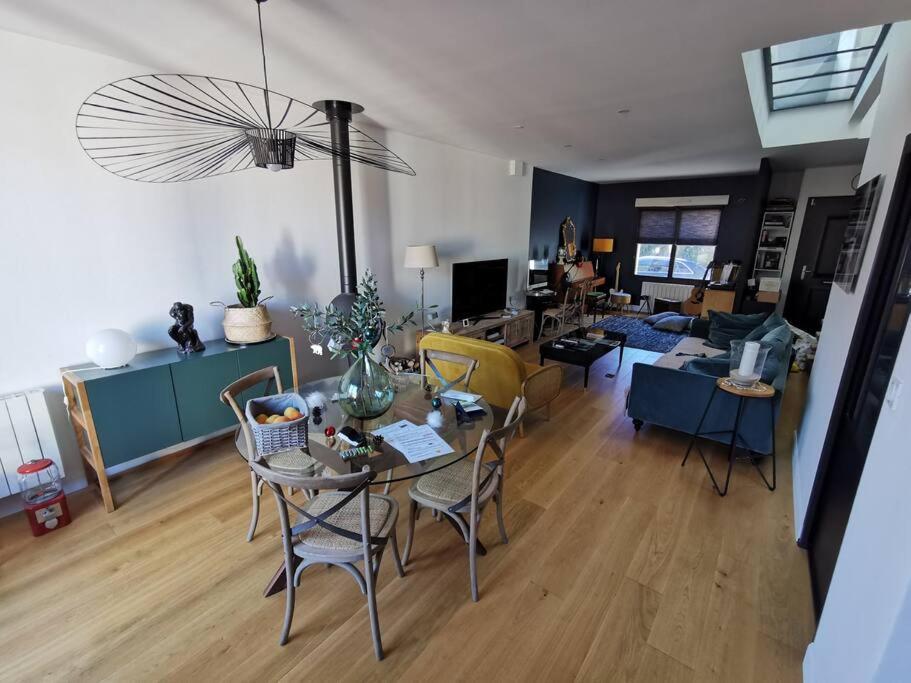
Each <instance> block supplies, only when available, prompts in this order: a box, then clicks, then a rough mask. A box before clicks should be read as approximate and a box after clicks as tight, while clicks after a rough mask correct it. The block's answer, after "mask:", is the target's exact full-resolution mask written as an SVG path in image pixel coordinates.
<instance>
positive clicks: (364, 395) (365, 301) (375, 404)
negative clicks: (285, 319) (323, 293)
mask: <svg viewBox="0 0 911 683" xmlns="http://www.w3.org/2000/svg"><path fill="white" fill-rule="evenodd" d="M291 312H292V313H293V314H294V315H295V316H297V317H299V318H301V319H302V321H303V322H302V324H303V328H304V330H306V331H307V332H308V333H309V335H310V341H311V342H313V344H314V346H319V347H322V346H323V344H325V345H326V346H327V347H328V349H329V351H330V352H331V353H332V357H333V358H340V357H347V358H349V359H351V361H352V362H351V367H349V368H348V371H347V372H346V373H345V374H344V375H342V378H341V380H339V387H338V393H339V401H338V403H339V406H340V407H341V408H342V410H344V411H345V412H346V413H348V414H349V415H351V416H352V417H355V418H358V419H361V420H370V419H373V418H376V417H379V416H380V415H382V414H383V413H385V412H386V411H387V410H389V407H390V406H391V405H392V401H393V398H394V390H393V387H392V382H391V380H390V379H389V373H388V371H387V370H386V368H384V367H383V366H382V365H381V364H379V363H377V362H376V361H375V360H373V358H372V357H371V351H372V350H373V347H374V346H375V345H376V343H377V342H378V341H379V340H380V339H381V338H384V337H385V336H386V333H387V332H401V331H402V330H404V329H405V326H406V325H414V324H415V322H414V311H411V312H409V313H405V314H404V315H402V317H401V318H400V319H398V320H397V321H396V322H394V323H387V322H386V309H385V307H384V304H383V302H382V300H381V299H380V296H379V293H378V291H377V282H376V277H375V276H374V275H373V273H371V272H370V271H369V270H368V271H367V272H366V273H365V274H364V277H363V278H362V279H361V283H360V286H359V287H358V292H357V296H356V297H355V298H354V301H353V302H352V306H351V310H350V311H348V312H345V311H341V310H339V309H337V308H336V307H335V306H333V305H332V304H329V305H328V306H326V307H325V309H322V308H320V307H319V306H318V305H316V304H304V305H302V306H292V307H291Z"/></svg>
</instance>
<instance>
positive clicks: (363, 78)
mask: <svg viewBox="0 0 911 683" xmlns="http://www.w3.org/2000/svg"><path fill="white" fill-rule="evenodd" d="M263 15H264V16H263V22H264V31H265V35H266V50H267V53H268V58H269V80H270V86H271V87H272V88H273V89H274V90H276V91H278V92H281V93H284V94H286V95H290V96H292V97H295V98H298V99H301V100H303V101H305V102H312V101H314V100H319V99H327V98H338V99H350V100H353V101H356V102H359V103H361V104H363V105H364V106H365V107H366V109H367V111H366V113H365V114H364V115H363V116H366V117H369V119H370V120H371V121H372V122H373V123H375V124H377V125H380V126H382V127H386V128H390V129H395V130H399V131H402V132H406V133H411V134H413V135H417V136H420V137H424V138H428V139H431V140H436V141H439V142H444V143H448V144H452V145H456V146H458V147H462V148H466V149H471V150H475V151H479V152H484V153H487V154H492V155H496V156H499V157H503V158H516V159H522V160H525V161H529V162H531V163H533V164H534V165H537V166H542V167H544V168H548V169H551V170H555V171H560V172H564V173H569V174H572V175H576V176H579V177H584V178H587V179H590V180H604V181H611V180H623V179H636V178H649V177H672V176H691V175H705V174H711V173H727V172H740V171H750V170H754V169H755V168H756V167H757V166H758V163H759V159H760V158H761V157H762V156H771V157H772V158H773V159H775V158H776V155H778V157H779V158H780V166H781V167H787V168H794V167H801V166H802V165H817V164H824V165H825V164H841V163H850V162H854V161H858V160H859V159H860V158H861V157H862V153H863V151H862V150H863V145H862V144H858V143H856V142H855V143H854V144H844V143H842V144H833V145H831V146H825V145H823V146H821V147H820V146H818V145H815V146H813V148H812V149H808V150H807V153H806V158H804V155H803V153H802V152H801V150H799V149H797V150H795V149H793V148H790V149H785V150H779V151H778V152H775V151H773V150H767V151H765V152H764V151H763V150H762V148H761V145H760V142H759V137H758V135H757V132H756V124H755V121H754V118H753V113H752V111H751V106H750V99H749V94H748V92H747V86H746V81H745V78H744V71H743V63H742V61H741V57H740V55H741V53H742V52H743V51H745V50H751V49H755V48H759V47H763V46H765V45H770V44H772V43H780V42H784V41H788V40H793V39H796V38H801V37H805V36H808V35H815V34H822V33H828V32H831V31H835V30H838V29H844V28H851V27H858V26H867V25H871V24H878V23H884V22H890V21H898V20H902V19H906V18H909V17H911V5H909V1H908V0H877V2H875V3H868V2H859V1H858V0H814V1H813V2H807V1H805V0H763V1H761V2H760V1H758V0H626V1H624V2H619V1H617V0H588V1H584V2H583V1H579V0H551V1H549V2H548V1H545V0H385V1H379V0H310V1H305V0H271V1H270V2H267V3H266V4H265V5H264V6H263ZM0 28H4V29H7V30H11V31H15V32H19V33H24V34H27V35H32V36H36V37H40V38H45V39H48V40H52V41H55V42H59V43H63V44H67V45H72V46H77V47H82V48H85V49H88V50H93V51H96V52H101V53H105V54H108V55H112V56H116V57H119V58H122V59H125V60H128V61H131V62H135V63H138V64H142V65H147V66H149V67H151V68H152V69H154V70H159V71H162V72H183V73H196V74H206V75H211V76H220V77H225V78H231V79H236V80H241V81H246V82H250V83H260V82H261V77H262V73H261V63H260V56H259V46H258V35H257V28H256V9H255V3H254V1H253V0H192V1H190V0H130V1H125V0H78V2H74V1H73V0H20V1H19V2H12V1H10V0H4V2H3V3H2V4H0ZM36 58H40V56H37V55H36ZM129 75H134V74H132V73H124V74H123V76H129ZM98 85H99V86H100V85H103V84H102V83H99V84H98ZM88 94H89V93H86V95H88ZM620 109H630V110H631V111H630V113H629V114H625V115H620V114H618V113H617V111H618V110H620ZM517 125H523V126H524V128H521V129H518V128H515V126H517ZM566 145H572V147H566ZM406 161H407V160H406ZM776 165H779V164H776Z"/></svg>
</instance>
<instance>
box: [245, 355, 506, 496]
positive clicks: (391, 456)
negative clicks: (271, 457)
mask: <svg viewBox="0 0 911 683" xmlns="http://www.w3.org/2000/svg"><path fill="white" fill-rule="evenodd" d="M339 379H340V378H339V377H327V378H325V379H320V380H316V381H313V382H308V383H306V384H302V385H301V386H299V387H294V388H292V389H289V391H290V392H293V393H297V394H299V395H300V396H301V397H303V398H305V399H306V398H307V396H308V395H309V394H311V393H313V392H319V393H321V394H323V396H325V397H326V401H327V405H326V408H325V409H323V410H322V411H321V414H320V416H319V418H315V417H314V416H313V415H311V416H310V422H309V428H310V434H309V441H310V455H311V456H313V458H314V459H315V460H317V461H319V462H320V463H322V464H323V465H325V466H326V467H328V468H329V469H331V470H333V471H335V472H337V473H339V474H342V473H348V472H360V471H361V470H362V469H363V468H364V465H368V466H369V467H370V469H371V470H373V471H374V472H377V473H382V472H388V471H390V470H391V471H392V474H391V476H389V475H387V476H385V477H377V478H376V479H375V480H374V481H373V482H372V484H371V485H372V486H385V485H386V483H387V482H396V481H405V480H407V479H414V478H417V477H420V476H423V475H425V474H428V473H430V472H435V471H436V470H440V469H443V468H444V467H448V466H450V465H452V464H454V463H456V462H458V461H460V460H462V459H464V458H466V457H468V456H469V455H471V454H472V453H474V452H475V451H476V450H477V448H478V443H479V442H480V440H481V434H482V433H483V432H484V430H485V429H491V428H492V427H493V424H494V411H493V409H492V408H491V406H490V405H489V404H488V403H487V402H486V401H485V400H484V399H483V398H481V399H479V400H478V401H477V404H478V405H479V406H480V407H481V408H483V410H484V415H480V416H478V417H477V418H475V419H473V420H467V421H462V422H461V423H460V422H459V420H458V418H457V416H456V410H455V407H454V401H452V400H450V399H448V398H446V397H442V401H443V405H442V406H441V407H440V412H442V414H443V426H442V427H440V428H438V429H435V430H434V431H435V432H436V433H437V434H438V435H439V436H440V437H441V438H442V439H443V440H444V441H445V442H446V443H448V444H449V446H450V448H452V453H447V454H445V455H440V456H437V457H435V458H430V459H428V460H421V461H419V462H416V463H411V462H409V461H408V459H407V458H406V457H405V455H404V454H403V453H401V452H400V451H398V450H396V449H395V448H393V447H392V446H390V445H389V444H387V443H382V444H380V446H379V448H378V449H375V450H374V451H373V452H372V453H370V454H369V455H361V456H356V457H354V458H343V457H342V453H343V452H344V451H345V450H347V449H348V448H350V445H349V444H347V443H345V442H344V441H343V440H342V439H340V438H339V437H338V432H339V431H340V430H341V429H342V427H346V426H350V427H352V428H354V429H356V430H357V431H358V432H360V433H361V434H364V435H366V434H368V433H370V432H373V431H375V430H377V429H380V428H382V427H386V426H388V425H391V424H393V423H395V422H398V421H400V420H408V421H409V422H412V423H413V424H417V425H420V424H424V423H425V422H426V421H427V414H428V413H429V412H430V411H431V410H433V407H432V406H431V404H430V401H431V400H432V399H433V397H434V396H436V395H437V393H438V392H439V390H440V389H441V388H442V387H441V386H440V385H439V384H438V383H437V384H433V383H431V384H429V385H427V384H426V382H427V378H426V377H424V376H423V375H417V374H410V373H399V374H397V375H392V376H391V380H392V385H393V388H394V390H395V397H394V399H393V402H392V406H391V407H390V408H389V410H387V411H386V412H385V413H384V414H383V415H381V416H380V417H378V418H375V419H372V420H359V419H356V418H354V417H351V416H350V415H348V414H346V413H345V412H343V411H342V409H341V408H340V407H339V404H338V402H337V401H333V400H332V399H333V397H334V396H335V395H336V392H337V389H338V384H339ZM449 388H452V389H455V390H457V391H467V390H466V389H465V388H464V387H462V386H460V385H454V386H452V387H449ZM330 426H331V427H333V428H334V431H335V434H336V436H335V437H334V438H332V439H330V438H329V437H327V436H326V428H327V427H330ZM235 445H236V446H237V450H238V451H239V452H240V454H241V455H243V456H244V457H246V455H247V448H246V441H245V439H244V436H243V432H242V431H241V430H240V429H238V432H237V435H236V437H235ZM387 477H388V478H387Z"/></svg>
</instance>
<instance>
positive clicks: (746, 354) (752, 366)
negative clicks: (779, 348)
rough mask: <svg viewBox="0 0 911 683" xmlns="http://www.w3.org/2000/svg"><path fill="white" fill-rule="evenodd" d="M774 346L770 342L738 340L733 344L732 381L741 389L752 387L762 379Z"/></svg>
mask: <svg viewBox="0 0 911 683" xmlns="http://www.w3.org/2000/svg"><path fill="white" fill-rule="evenodd" d="M771 348H772V345H771V344H769V343H768V342H759V341H750V342H745V341H743V340H742V339H736V340H734V341H732V342H731V365H730V372H729V375H730V380H731V383H732V384H735V385H737V386H739V387H752V386H754V385H755V384H756V382H758V381H759V379H760V378H761V377H762V370H763V368H764V367H765V361H766V358H767V357H768V355H769V350H770V349H771Z"/></svg>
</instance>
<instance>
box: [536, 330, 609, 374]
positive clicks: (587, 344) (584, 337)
mask: <svg viewBox="0 0 911 683" xmlns="http://www.w3.org/2000/svg"><path fill="white" fill-rule="evenodd" d="M590 331H591V332H593V333H594V334H597V335H599V336H601V335H603V336H601V337H600V338H599V339H589V338H588V333H589V332H590ZM624 346H626V335H625V334H623V333H622V332H611V331H610V330H601V329H592V330H589V329H588V328H584V327H580V328H578V329H575V330H573V331H572V332H567V333H566V334H563V335H560V336H559V337H557V338H556V339H551V340H550V341H548V342H544V343H543V344H541V346H540V347H539V349H538V351H539V352H540V353H541V365H544V360H545V359H548V360H555V361H558V362H560V363H568V364H569V365H578V366H581V367H583V368H585V383H584V384H583V386H584V387H585V388H586V389H587V388H588V369H589V368H590V367H591V366H592V363H594V362H595V361H596V360H598V359H599V358H601V357H603V356H606V355H607V354H609V353H610V352H611V351H613V350H614V349H616V348H619V349H620V362H619V363H617V372H620V367H621V366H622V365H623V347H624ZM615 375H616V373H607V375H606V376H607V377H614V376H615Z"/></svg>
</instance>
